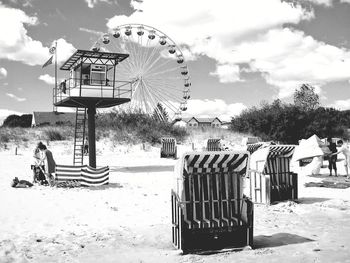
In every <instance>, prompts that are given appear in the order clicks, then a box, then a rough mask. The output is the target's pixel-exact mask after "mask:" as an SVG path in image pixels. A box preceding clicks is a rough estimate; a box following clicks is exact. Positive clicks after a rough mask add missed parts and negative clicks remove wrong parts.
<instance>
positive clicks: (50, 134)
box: [44, 129, 65, 141]
mask: <svg viewBox="0 0 350 263" xmlns="http://www.w3.org/2000/svg"><path fill="white" fill-rule="evenodd" d="M44 136H45V139H46V140H49V141H62V140H65V137H64V136H63V135H62V134H61V132H59V131H57V130H55V129H46V130H44Z"/></svg>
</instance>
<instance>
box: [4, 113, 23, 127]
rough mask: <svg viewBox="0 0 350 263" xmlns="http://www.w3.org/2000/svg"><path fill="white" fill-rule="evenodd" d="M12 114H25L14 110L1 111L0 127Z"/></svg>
mask: <svg viewBox="0 0 350 263" xmlns="http://www.w3.org/2000/svg"><path fill="white" fill-rule="evenodd" d="M12 114H16V115H22V114H23V113H21V112H18V111H12V110H7V109H0V125H2V124H3V122H4V120H5V119H6V118H7V117H8V116H9V115H12Z"/></svg>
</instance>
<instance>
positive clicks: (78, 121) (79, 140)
mask: <svg viewBox="0 0 350 263" xmlns="http://www.w3.org/2000/svg"><path fill="white" fill-rule="evenodd" d="M85 126H86V108H77V109H76V115H75V131H74V156H73V165H82V164H83V159H84V141H85Z"/></svg>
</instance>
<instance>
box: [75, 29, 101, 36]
mask: <svg viewBox="0 0 350 263" xmlns="http://www.w3.org/2000/svg"><path fill="white" fill-rule="evenodd" d="M79 30H80V31H82V32H86V33H89V34H93V35H96V36H102V35H103V34H104V32H101V31H97V30H93V29H89V28H85V27H80V28H79Z"/></svg>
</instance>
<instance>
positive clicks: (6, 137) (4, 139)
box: [0, 134, 10, 143]
mask: <svg viewBox="0 0 350 263" xmlns="http://www.w3.org/2000/svg"><path fill="white" fill-rule="evenodd" d="M9 141H10V136H9V135H8V134H0V143H7V142H9Z"/></svg>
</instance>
